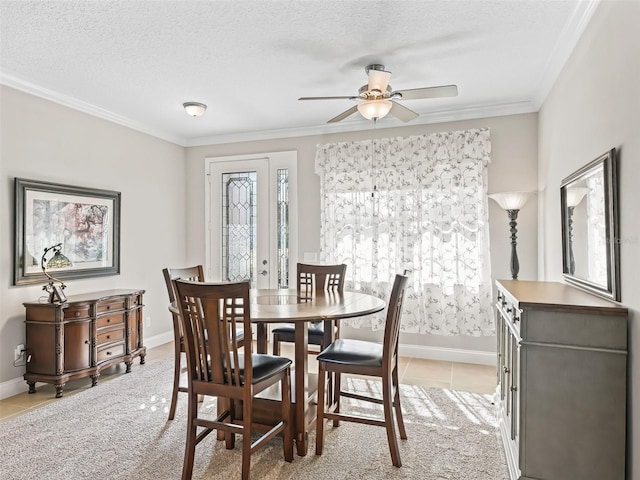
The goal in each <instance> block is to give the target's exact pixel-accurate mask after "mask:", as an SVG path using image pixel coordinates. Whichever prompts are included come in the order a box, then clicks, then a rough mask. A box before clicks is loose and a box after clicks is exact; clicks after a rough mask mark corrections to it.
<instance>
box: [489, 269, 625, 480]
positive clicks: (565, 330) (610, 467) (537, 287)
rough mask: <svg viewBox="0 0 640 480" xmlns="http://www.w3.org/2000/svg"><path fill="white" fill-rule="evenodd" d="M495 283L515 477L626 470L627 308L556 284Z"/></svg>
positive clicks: (588, 477)
mask: <svg viewBox="0 0 640 480" xmlns="http://www.w3.org/2000/svg"><path fill="white" fill-rule="evenodd" d="M496 283H497V287H498V298H497V303H496V310H497V317H496V318H497V338H498V388H497V391H496V406H497V412H498V422H499V428H500V435H501V437H502V441H503V444H504V447H505V454H506V457H507V465H508V467H509V474H510V477H511V479H512V480H516V479H518V480H534V479H535V480H575V479H580V480H614V479H615V480H620V479H623V478H625V429H626V396H627V395H626V392H627V318H628V311H627V309H626V308H624V307H622V306H620V305H618V304H616V303H613V302H609V301H607V300H603V299H600V298H598V297H595V296H593V295H591V294H588V293H586V292H584V291H582V290H578V289H577V288H574V287H570V286H568V285H565V284H562V283H555V282H530V281H522V280H498V281H497V282H496Z"/></svg>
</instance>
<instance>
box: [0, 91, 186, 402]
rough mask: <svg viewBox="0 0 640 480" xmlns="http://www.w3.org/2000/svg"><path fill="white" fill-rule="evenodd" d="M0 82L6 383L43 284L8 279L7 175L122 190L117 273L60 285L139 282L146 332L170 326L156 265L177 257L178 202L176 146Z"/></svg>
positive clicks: (70, 288)
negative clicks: (29, 308)
mask: <svg viewBox="0 0 640 480" xmlns="http://www.w3.org/2000/svg"><path fill="white" fill-rule="evenodd" d="M0 88H1V89H0V108H1V110H0V115H1V116H0V118H1V124H0V139H1V146H0V185H1V186H2V188H1V194H0V207H1V210H0V266H1V272H2V274H1V275H0V383H3V382H5V387H6V385H7V383H6V382H8V381H9V380H12V379H15V378H19V377H21V376H22V374H23V373H24V368H16V367H14V366H13V350H14V348H15V346H16V345H18V344H20V343H24V341H25V328H24V307H23V306H22V302H25V301H32V300H35V299H37V298H38V297H40V296H41V295H42V293H43V292H42V290H41V288H42V286H41V285H33V286H19V287H16V286H13V285H12V281H13V247H12V245H13V232H14V229H13V216H14V206H13V203H14V202H13V180H14V177H22V178H28V179H33V180H41V181H48V182H54V183H62V184H68V185H77V186H83V187H93V188H101V189H106V190H116V191H119V192H121V193H122V212H121V216H122V218H121V244H120V248H121V274H120V275H115V276H108V277H100V278H93V279H87V280H70V281H68V282H66V283H67V289H66V290H65V292H66V294H67V295H73V294H78V293H85V292H91V291H97V290H104V289H110V288H144V289H146V291H147V294H146V295H145V298H144V301H145V316H150V317H151V326H150V327H149V328H146V329H145V339H149V340H152V339H153V337H154V336H158V335H163V334H165V333H166V332H171V331H172V328H173V327H172V323H171V317H170V315H169V313H168V312H167V301H168V298H167V293H166V289H165V286H164V280H163V278H162V268H164V267H165V266H167V265H180V264H183V263H184V260H185V229H184V226H185V220H184V214H185V211H186V205H185V169H184V149H183V148H182V147H180V146H177V145H174V144H171V143H168V142H165V141H162V140H158V139H156V138H153V137H150V136H148V135H145V134H142V133H139V132H135V131H133V130H130V129H128V128H126V127H122V126H119V125H116V124H114V123H111V122H108V121H105V120H101V119H98V118H96V117H93V116H90V115H86V114H83V113H81V112H78V111H75V110H72V109H70V108H67V107H63V106H61V105H58V104H56V103H52V102H50V101H47V100H43V99H41V98H38V97H34V96H31V95H28V94H25V93H22V92H20V91H17V90H14V89H11V88H8V87H4V86H2V87H0ZM43 283H44V282H43ZM166 338H167V341H168V340H171V339H172V336H171V334H169V335H168V336H167V337H166ZM145 343H146V344H147V345H149V341H148V340H147V341H146V342H145ZM11 385H13V383H12V384H11ZM15 386H17V384H16V385H15ZM20 388H21V391H24V389H26V384H25V383H24V382H22V385H20ZM3 393H4V389H3V392H0V395H2V394H3Z"/></svg>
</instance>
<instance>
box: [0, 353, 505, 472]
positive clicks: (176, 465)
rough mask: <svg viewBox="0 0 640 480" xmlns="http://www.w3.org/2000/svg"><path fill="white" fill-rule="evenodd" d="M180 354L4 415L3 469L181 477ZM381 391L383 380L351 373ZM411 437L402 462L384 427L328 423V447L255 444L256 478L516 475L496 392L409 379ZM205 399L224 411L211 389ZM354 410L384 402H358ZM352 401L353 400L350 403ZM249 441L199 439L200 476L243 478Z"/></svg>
mask: <svg viewBox="0 0 640 480" xmlns="http://www.w3.org/2000/svg"><path fill="white" fill-rule="evenodd" d="M171 375H172V363H171V362H169V361H161V362H156V363H150V364H148V365H144V366H136V368H134V369H133V371H132V372H131V373H129V374H123V375H122V376H120V377H117V378H115V379H113V380H110V381H107V382H103V383H100V384H99V385H98V386H97V387H95V388H90V389H87V390H84V391H82V392H79V393H77V394H75V395H71V396H69V397H63V398H62V399H59V400H56V401H55V402H52V403H50V404H48V405H46V406H44V407H42V408H39V409H36V410H34V411H32V412H29V413H26V414H24V415H21V416H19V417H17V418H15V419H13V420H9V421H6V422H3V423H1V424H0V432H1V433H0V478H2V479H12V480H28V479H38V480H41V479H47V480H63V479H64V480H73V479H104V480H107V479H108V480H123V479H131V480H134V479H135V480H147V479H148V480H165V479H179V478H180V475H181V471H182V460H183V453H184V442H185V431H186V420H185V417H186V405H185V403H184V396H182V402H181V403H180V404H179V405H178V411H177V415H176V419H175V420H174V421H172V422H169V421H167V413H166V409H167V407H168V404H167V400H168V399H169V395H170V392H171V381H172V377H171ZM348 382H349V383H350V384H351V385H353V386H355V387H356V388H357V389H358V390H361V391H379V386H380V384H379V383H377V382H375V381H365V380H361V379H354V380H349V381H348ZM401 394H402V402H403V411H404V412H405V415H404V418H405V424H406V428H407V434H408V437H409V438H408V440H406V441H401V443H400V454H401V457H402V462H403V466H402V468H395V467H393V466H392V465H391V458H390V456H389V450H388V447H387V441H386V434H385V430H384V429H383V428H379V427H372V426H367V425H359V424H353V423H351V424H350V423H342V424H341V425H340V427H338V428H333V427H331V426H328V427H327V431H326V440H325V449H324V453H323V455H322V456H319V457H317V456H316V455H314V453H313V452H314V449H313V445H314V442H315V435H314V433H312V434H311V445H312V448H311V449H310V451H309V454H308V455H307V456H306V457H299V456H297V455H296V456H295V458H294V461H293V463H286V462H284V460H283V459H282V448H281V444H280V442H279V440H275V441H274V442H272V444H270V445H268V446H266V447H265V448H264V449H262V450H261V451H259V452H258V453H256V454H254V455H253V457H252V467H251V477H252V478H253V479H265V480H268V479H292V480H293V479H309V480H313V479H323V480H327V479H328V480H333V479H336V480H337V479H362V480H375V479H389V478H406V479H419V480H445V479H446V480H449V479H450V480H453V479H457V480H502V479H505V480H506V479H508V473H507V468H506V463H505V459H504V454H503V451H502V448H501V445H500V441H499V438H498V436H497V431H496V426H495V417H494V411H493V406H492V405H491V398H490V396H489V395H480V394H473V393H466V392H458V391H452V390H441V389H431V388H426V387H417V386H410V385H402V388H401ZM203 408H206V409H209V410H211V411H212V412H213V411H215V401H214V400H213V399H207V400H206V401H205V403H204V404H203ZM348 408H349V410H351V411H358V412H360V413H366V412H368V411H369V412H370V411H371V409H377V408H378V407H377V406H375V405H374V406H371V405H368V404H363V403H361V402H355V401H354V402H351V403H349V404H348ZM344 410H347V408H346V407H345V408H344ZM239 445H240V442H236V448H235V450H226V449H225V448H224V442H217V441H216V440H215V435H210V436H209V437H207V439H205V440H204V441H203V442H202V443H201V444H200V445H198V447H197V448H196V460H195V469H194V475H193V478H194V479H234V478H240V459H241V452H240V448H239Z"/></svg>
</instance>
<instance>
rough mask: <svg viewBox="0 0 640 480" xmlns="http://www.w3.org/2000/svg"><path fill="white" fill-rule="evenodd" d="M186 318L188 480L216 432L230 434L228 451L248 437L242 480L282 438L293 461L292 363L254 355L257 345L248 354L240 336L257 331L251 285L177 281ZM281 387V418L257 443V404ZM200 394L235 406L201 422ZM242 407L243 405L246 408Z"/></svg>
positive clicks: (184, 471) (244, 445) (184, 475)
mask: <svg viewBox="0 0 640 480" xmlns="http://www.w3.org/2000/svg"><path fill="white" fill-rule="evenodd" d="M175 286H176V294H177V298H178V302H179V304H180V319H181V321H182V328H183V332H184V339H185V342H184V343H185V349H186V356H187V374H188V386H187V398H188V424H187V441H186V445H185V453H184V465H183V469H182V480H188V479H190V478H191V475H192V472H193V465H194V455H195V447H196V445H197V444H198V443H200V441H202V439H204V438H205V437H206V436H207V435H208V434H209V433H211V432H212V431H213V430H218V431H223V432H225V440H226V447H227V448H228V449H232V448H234V446H235V435H236V434H240V435H242V439H243V442H242V479H243V480H248V479H249V471H250V466H251V454H253V453H254V452H255V451H256V450H258V449H259V448H260V447H262V446H264V445H266V444H267V442H268V441H269V440H271V439H272V438H274V437H275V436H276V435H279V434H281V435H282V437H283V450H284V459H285V460H286V461H287V462H291V461H292V460H293V436H292V423H293V422H292V421H291V418H292V417H291V360H289V359H288V358H285V357H278V356H274V355H264V354H253V352H252V345H251V342H247V343H246V345H245V346H244V352H243V354H240V353H239V348H240V346H239V345H238V338H237V336H236V335H235V332H236V331H237V328H238V327H239V326H242V327H243V328H244V331H246V332H248V331H251V313H250V307H251V303H250V300H249V282H248V281H243V282H229V283H206V282H205V283H202V282H190V281H185V280H176V281H175ZM277 383H280V392H281V418H280V420H279V421H278V422H277V423H276V424H275V425H274V426H264V425H260V426H259V429H260V430H266V433H264V434H263V435H261V436H260V437H259V438H258V439H256V440H255V441H252V434H253V433H257V430H258V428H255V429H254V428H253V427H254V425H253V422H252V414H253V399H254V397H255V396H256V395H257V394H259V393H260V392H262V391H264V390H265V389H267V388H269V387H270V386H272V385H274V384H277ZM198 395H212V396H217V397H219V398H220V397H223V398H227V399H229V400H230V401H229V402H227V403H226V404H225V407H226V408H224V409H222V410H218V411H217V412H216V415H217V417H216V418H215V420H212V419H210V418H201V417H199V411H198ZM239 402H242V407H241V408H240V407H239V406H238V405H239Z"/></svg>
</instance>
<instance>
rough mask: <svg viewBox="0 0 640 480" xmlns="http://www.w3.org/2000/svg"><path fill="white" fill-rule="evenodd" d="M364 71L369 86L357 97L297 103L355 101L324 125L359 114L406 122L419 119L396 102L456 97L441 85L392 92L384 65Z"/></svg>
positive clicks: (453, 89)
mask: <svg viewBox="0 0 640 480" xmlns="http://www.w3.org/2000/svg"><path fill="white" fill-rule="evenodd" d="M364 70H365V72H367V75H368V76H369V83H368V84H367V85H363V86H362V87H360V89H359V90H358V95H350V96H349V95H347V96H336V97H300V98H299V99H298V100H344V99H347V100H356V101H358V102H359V103H358V105H355V106H353V107H351V108H350V109H349V110H346V111H345V112H342V113H341V114H340V115H338V116H336V117H334V118H332V119H331V120H329V121H328V122H327V123H335V122H339V121H340V120H344V119H345V118H347V117H348V116H350V115H352V114H354V113H356V112H360V114H361V115H362V116H363V117H364V118H366V119H367V120H378V119H380V118H383V117H384V116H386V115H387V114H388V113H390V114H391V115H393V116H394V117H396V118H398V119H400V120H402V121H403V122H408V121H410V120H413V119H414V118H416V117H418V113H416V112H414V111H413V110H411V109H409V108H407V107H405V106H404V105H402V104H400V103H398V100H416V99H422V98H443V97H455V96H457V95H458V87H457V86H456V85H442V86H439V87H424V88H412V89H408V90H393V89H392V88H391V85H389V79H390V78H391V72H387V71H385V69H384V65H380V64H377V63H374V64H371V65H367V66H366V67H365V69H364Z"/></svg>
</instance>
